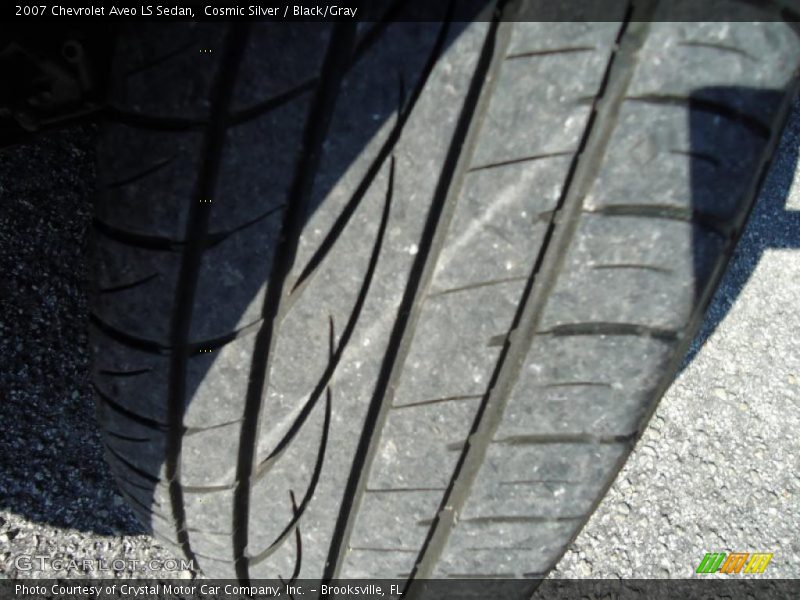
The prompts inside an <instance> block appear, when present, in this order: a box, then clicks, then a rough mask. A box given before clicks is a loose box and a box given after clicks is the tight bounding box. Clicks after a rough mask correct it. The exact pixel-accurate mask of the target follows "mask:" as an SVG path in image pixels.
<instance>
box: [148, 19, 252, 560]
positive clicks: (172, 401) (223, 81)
mask: <svg viewBox="0 0 800 600" xmlns="http://www.w3.org/2000/svg"><path fill="white" fill-rule="evenodd" d="M248 34H249V28H248V27H247V25H241V24H234V25H231V26H229V27H228V29H227V31H226V32H225V38H224V41H223V51H222V52H223V55H222V58H221V59H220V65H219V67H218V69H217V72H216V73H215V75H214V79H213V81H212V85H211V89H210V91H209V96H208V97H209V104H210V117H209V120H208V122H207V124H206V127H205V130H204V132H203V141H202V151H201V165H200V169H199V172H198V177H197V180H196V181H195V189H194V193H193V196H192V197H193V198H212V197H214V195H215V193H214V192H215V188H216V184H217V178H218V175H219V167H220V164H221V161H222V153H223V147H224V142H225V133H226V127H225V120H226V118H227V114H228V110H229V106H230V103H231V100H232V96H233V90H234V88H235V83H236V79H237V76H238V72H239V66H240V64H241V62H242V57H243V55H244V50H245V47H246V45H247V39H248ZM210 215H211V206H210V205H209V204H200V203H197V202H192V203H191V204H190V208H189V215H188V218H187V223H186V232H185V234H184V238H185V239H186V243H185V249H184V251H183V254H182V256H181V263H180V270H179V274H178V284H177V288H176V292H175V297H174V305H173V318H172V322H171V324H170V345H171V346H172V347H173V348H174V350H175V351H174V352H173V353H172V355H171V356H170V364H169V383H168V399H167V415H168V418H169V430H168V431H167V451H166V458H165V461H164V469H165V473H166V479H167V480H168V481H169V498H170V506H171V509H172V514H173V518H174V521H175V529H176V537H177V540H178V545H179V546H180V548H181V550H182V551H183V554H184V556H186V558H187V559H189V560H192V561H196V559H197V556H198V555H197V553H195V552H194V551H193V550H192V547H191V543H190V541H189V534H188V531H187V522H186V509H185V505H184V500H183V488H182V486H181V482H180V479H181V453H182V449H183V434H184V429H185V428H184V426H183V413H184V410H185V403H186V374H187V368H188V361H189V358H190V353H191V345H190V343H189V333H190V330H191V324H192V318H193V309H194V302H195V296H196V293H197V281H198V277H199V270H200V265H201V261H202V254H203V249H204V243H205V241H206V236H207V235H208V224H209V220H210ZM194 564H197V562H195V563H194ZM198 567H199V568H200V569H201V570H202V567H200V566H199V565H198Z"/></svg>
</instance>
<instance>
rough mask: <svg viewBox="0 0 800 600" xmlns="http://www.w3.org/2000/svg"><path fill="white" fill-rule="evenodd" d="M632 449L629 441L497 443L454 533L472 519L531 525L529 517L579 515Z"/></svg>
mask: <svg viewBox="0 0 800 600" xmlns="http://www.w3.org/2000/svg"><path fill="white" fill-rule="evenodd" d="M629 447H630V445H629V444H628V443H625V442H616V443H608V444H600V443H591V442H589V443H583V444H572V443H557V442H554V443H550V442H545V443H527V442H525V441H521V442H520V443H518V444H516V443H515V444H511V443H493V444H492V445H491V446H490V448H489V451H488V452H487V455H486V462H485V463H484V464H483V465H482V466H481V468H480V471H479V472H478V477H477V479H476V480H475V487H474V490H475V491H474V492H473V494H472V496H471V497H470V499H469V501H468V502H467V504H466V505H465V507H464V510H463V511H462V513H461V515H460V522H459V524H458V525H456V529H457V528H458V527H460V526H461V522H464V521H469V520H470V519H477V520H479V521H480V520H488V521H491V520H492V519H497V520H500V521H502V520H503V519H504V518H506V517H511V518H512V519H511V520H515V519H521V520H523V521H522V522H521V523H520V524H519V526H520V527H527V526H528V525H529V523H525V522H524V519H525V518H528V517H531V518H536V519H572V518H573V517H581V516H582V515H585V514H587V513H588V512H589V510H590V509H591V507H592V502H594V499H595V497H596V495H597V494H598V493H599V491H600V490H601V488H602V486H603V484H604V483H605V480H606V477H608V473H609V472H613V468H614V466H615V465H616V464H618V461H619V460H620V459H621V458H622V457H623V456H624V455H625V453H626V452H627V450H628V449H629Z"/></svg>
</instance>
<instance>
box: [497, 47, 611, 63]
mask: <svg viewBox="0 0 800 600" xmlns="http://www.w3.org/2000/svg"><path fill="white" fill-rule="evenodd" d="M596 51H597V48H595V47H594V46H573V47H571V48H555V49H552V50H532V51H530V52H516V53H514V54H509V55H508V56H506V60H515V59H518V58H531V57H536V56H554V55H560V54H582V53H584V52H596Z"/></svg>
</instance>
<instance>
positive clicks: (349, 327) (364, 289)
mask: <svg viewBox="0 0 800 600" xmlns="http://www.w3.org/2000/svg"><path fill="white" fill-rule="evenodd" d="M389 167H390V168H389V181H388V184H387V187H386V199H385V202H384V206H383V214H382V216H381V223H380V225H379V226H378V233H377V235H376V236H375V242H374V244H373V247H372V254H371V255H370V259H369V263H368V265H367V270H366V272H365V273H364V280H363V283H362V284H361V289H360V290H359V293H358V296H357V297H356V302H355V304H354V305H353V309H352V310H351V312H350V316H349V317H348V319H347V324H346V325H345V327H344V330H343V331H342V335H341V337H340V338H339V343H338V344H337V345H336V348H335V350H334V332H333V329H334V327H333V319H332V318H331V319H330V327H329V346H330V358H329V359H328V365H327V366H326V367H325V371H324V372H323V373H322V376H321V377H320V379H319V381H318V382H317V385H316V386H315V387H314V389H313V390H312V391H311V394H310V395H309V398H308V401H307V402H306V404H305V405H304V406H303V408H302V410H301V411H300V413H299V414H298V415H297V418H296V419H295V420H294V422H293V423H292V425H291V427H290V428H289V430H288V431H287V432H286V434H285V435H284V436H283V438H282V439H281V441H280V442H278V444H276V446H275V448H274V449H273V450H272V452H270V454H269V456H267V458H265V459H264V460H263V461H262V462H261V463H260V464H259V465H258V468H257V474H256V477H257V478H260V477H261V476H262V474H263V472H264V471H265V470H266V469H268V468H269V465H270V464H271V463H272V462H273V461H275V460H276V459H277V458H278V457H279V456H280V455H281V453H282V452H283V451H284V449H285V448H286V447H287V446H288V445H289V443H290V442H291V441H292V439H293V438H294V436H295V435H296V434H297V432H298V431H300V428H301V427H302V426H303V423H305V420H306V419H307V418H308V416H309V415H310V414H311V411H312V410H313V409H314V406H315V405H316V403H317V401H318V400H319V398H320V397H321V396H322V393H323V392H324V391H325V388H326V387H327V386H328V383H329V382H330V380H331V377H333V373H334V371H335V370H336V367H337V366H338V365H339V361H340V360H341V357H342V354H343V353H344V350H345V348H347V344H348V343H349V342H350V338H351V336H352V335H353V331H354V329H355V326H356V323H358V319H359V317H360V315H361V309H362V308H363V306H364V302H365V301H366V299H367V293H368V292H369V289H370V286H371V285H372V279H373V276H374V274H375V268H376V267H377V264H378V258H379V256H380V251H381V248H382V247H383V240H384V235H385V233H386V227H387V225H388V223H389V214H390V210H391V207H392V198H393V196H394V175H395V161H394V157H392V160H391V162H390V165H389Z"/></svg>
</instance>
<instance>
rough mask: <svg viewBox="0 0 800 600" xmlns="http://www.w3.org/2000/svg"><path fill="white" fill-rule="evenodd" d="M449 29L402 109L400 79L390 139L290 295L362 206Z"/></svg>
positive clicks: (443, 31)
mask: <svg viewBox="0 0 800 600" xmlns="http://www.w3.org/2000/svg"><path fill="white" fill-rule="evenodd" d="M448 29H449V26H445V25H444V24H443V25H442V27H441V28H440V30H439V33H438V35H437V38H436V40H435V41H434V43H433V47H432V48H431V53H430V55H429V57H428V60H427V62H426V63H425V66H424V67H423V71H422V74H421V75H420V78H419V81H418V82H417V85H416V86H415V87H414V90H413V91H412V93H411V96H410V97H409V99H408V104H407V105H406V106H405V107H404V105H405V101H404V95H405V94H404V92H403V81H402V79H401V80H400V103H399V107H398V115H397V120H396V121H395V124H394V126H393V127H392V130H391V132H390V133H389V136H388V137H387V138H386V141H385V142H384V143H383V146H381V148H380V150H379V151H378V153H377V154H376V156H375V158H374V160H373V161H372V163H371V164H370V166H369V168H368V169H367V172H366V173H365V174H364V177H363V179H362V180H361V181H360V182H359V184H358V187H357V188H356V190H355V191H354V192H353V195H352V197H351V198H350V200H348V202H347V204H346V205H345V207H344V208H343V209H342V212H341V213H340V214H339V216H338V217H337V218H336V220H335V221H334V223H333V225H332V226H331V229H330V231H328V233H327V234H326V236H325V238H324V239H323V240H322V242H320V245H319V246H318V247H317V249H316V250H315V251H314V254H312V255H311V258H309V259H308V262H307V263H306V265H305V266H304V267H303V270H302V271H301V272H300V275H299V276H298V277H297V280H296V281H295V283H294V285H293V286H292V294H297V293H299V292H300V290H301V289H302V287H303V286H304V285H306V284H307V283H308V278H309V277H310V276H311V275H312V274H313V273H314V272H315V271H316V269H317V267H318V266H319V265H320V264H321V263H322V261H323V260H325V257H326V256H327V254H328V252H330V249H331V248H332V247H333V245H334V244H335V243H336V240H337V239H338V238H339V236H340V235H341V234H342V231H344V228H345V227H346V226H347V224H348V223H349V222H350V219H351V218H352V216H353V214H354V213H355V212H356V210H357V209H358V207H359V205H360V204H361V200H362V199H363V198H364V196H365V195H366V193H367V191H368V190H369V189H370V186H371V185H372V183H373V181H374V180H375V177H377V175H378V173H379V172H380V170H381V168H382V166H383V163H384V162H385V161H386V159H387V158H389V156H390V155H391V153H392V150H394V147H395V146H396V145H397V142H398V140H399V139H400V135H401V134H402V133H403V130H404V128H405V124H406V122H407V121H408V118H409V117H410V116H411V113H412V112H413V110H414V106H415V105H416V103H417V100H419V97H420V95H421V94H422V90H423V89H424V88H425V84H426V83H427V81H428V78H429V77H430V74H431V72H433V68H434V66H435V65H436V62H437V60H438V59H439V56H440V55H441V53H442V50H443V48H444V44H445V42H446V40H447V32H448Z"/></svg>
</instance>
